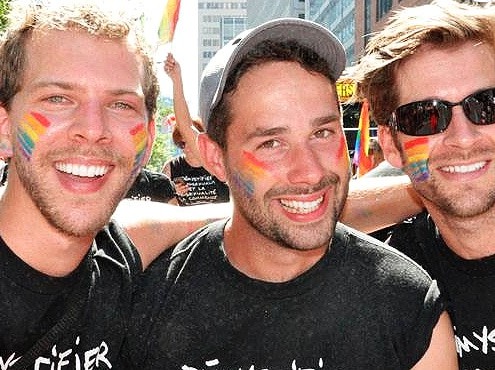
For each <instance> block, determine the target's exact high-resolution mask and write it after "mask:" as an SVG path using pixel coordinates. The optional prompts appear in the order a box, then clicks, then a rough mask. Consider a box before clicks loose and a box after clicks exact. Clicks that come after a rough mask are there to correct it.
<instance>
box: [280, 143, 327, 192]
mask: <svg viewBox="0 0 495 370" xmlns="http://www.w3.org/2000/svg"><path fill="white" fill-rule="evenodd" d="M287 166H288V168H289V171H288V175H287V176H288V180H289V182H290V183H292V184H300V185H314V184H317V183H318V182H319V181H320V180H321V179H322V177H323V176H324V167H323V164H322V158H321V156H320V155H318V153H317V152H316V151H315V149H314V148H311V147H310V145H307V144H306V145H298V146H297V147H294V148H292V149H291V154H290V155H289V156H288V163H287Z"/></svg>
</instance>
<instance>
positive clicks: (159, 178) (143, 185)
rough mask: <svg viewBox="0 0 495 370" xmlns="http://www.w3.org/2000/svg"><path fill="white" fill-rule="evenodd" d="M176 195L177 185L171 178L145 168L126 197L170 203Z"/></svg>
mask: <svg viewBox="0 0 495 370" xmlns="http://www.w3.org/2000/svg"><path fill="white" fill-rule="evenodd" d="M174 197H175V187H174V184H173V183H172V181H171V180H170V178H168V177H167V176H166V175H165V174H163V173H161V172H155V171H151V170H148V169H146V168H143V169H142V170H141V171H139V174H138V176H137V177H136V180H134V183H133V184H132V186H131V188H130V189H129V191H128V192H127V194H126V195H125V197H124V198H130V199H135V200H146V201H152V202H164V203H168V202H170V201H171V200H172V199H174Z"/></svg>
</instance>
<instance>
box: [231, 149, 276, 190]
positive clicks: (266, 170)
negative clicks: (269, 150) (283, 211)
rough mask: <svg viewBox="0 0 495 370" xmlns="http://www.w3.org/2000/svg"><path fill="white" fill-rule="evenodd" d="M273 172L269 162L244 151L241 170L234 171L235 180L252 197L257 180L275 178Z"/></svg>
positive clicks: (235, 183) (238, 186)
mask: <svg viewBox="0 0 495 370" xmlns="http://www.w3.org/2000/svg"><path fill="white" fill-rule="evenodd" d="M272 172H273V171H272V170H271V168H270V166H269V165H268V164H266V163H265V162H263V161H260V160H258V159H257V158H256V157H255V156H254V155H253V154H252V153H250V152H246V151H244V152H243V153H242V159H241V163H240V166H239V170H238V171H236V172H234V173H233V182H234V185H235V186H236V187H237V188H238V189H239V190H241V191H242V192H243V193H244V194H245V195H246V196H247V197H249V198H252V197H253V195H254V190H255V184H256V182H260V181H264V180H266V179H270V178H273V174H272Z"/></svg>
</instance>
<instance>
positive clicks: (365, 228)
mask: <svg viewBox="0 0 495 370" xmlns="http://www.w3.org/2000/svg"><path fill="white" fill-rule="evenodd" d="M422 209H423V205H422V202H421V199H420V198H419V196H418V195H417V194H416V192H415V191H414V189H413V188H412V185H411V182H410V180H409V177H408V176H406V175H404V176H385V177H373V178H362V179H356V180H352V181H351V182H350V185H349V195H348V197H347V201H346V205H345V207H344V212H343V213H342V216H341V221H342V222H343V223H345V224H347V225H349V226H351V227H353V228H355V229H357V230H360V231H362V232H365V233H370V232H373V231H376V230H380V229H383V228H384V227H387V226H390V225H393V224H396V223H398V222H401V221H402V220H404V219H406V218H407V217H410V216H413V215H415V214H417V213H419V212H421V210H422Z"/></svg>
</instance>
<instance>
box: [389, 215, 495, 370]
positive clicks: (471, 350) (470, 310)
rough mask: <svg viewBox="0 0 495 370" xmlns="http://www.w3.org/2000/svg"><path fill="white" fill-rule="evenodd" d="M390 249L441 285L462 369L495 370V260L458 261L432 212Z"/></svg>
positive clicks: (401, 229) (400, 233) (398, 235)
mask: <svg viewBox="0 0 495 370" xmlns="http://www.w3.org/2000/svg"><path fill="white" fill-rule="evenodd" d="M389 244H390V245H392V246H394V247H396V248H398V249H400V250H401V251H403V252H404V253H406V254H407V255H409V256H410V257H411V258H413V259H414V260H416V261H417V262H418V263H419V264H421V265H422V266H423V267H424V268H425V269H426V270H427V271H428V272H429V273H430V274H431V276H432V277H433V278H434V279H437V280H438V284H439V288H440V290H441V291H442V293H443V295H444V297H445V298H446V300H447V304H448V312H449V314H450V317H451V319H452V322H453V324H454V329H455V336H456V344H457V352H458V357H459V361H460V369H461V370H492V369H494V368H495V255H493V256H489V257H485V258H482V259H478V260H465V259H463V258H461V257H459V256H458V255H456V254H455V253H454V252H453V251H452V250H451V249H450V248H448V247H447V245H446V244H445V242H444V241H443V239H442V237H441V235H440V234H439V232H438V229H437V228H436V226H435V224H434V223H433V220H432V219H431V217H430V216H429V215H428V214H427V213H422V214H420V215H418V216H416V217H415V218H414V219H412V220H409V221H407V222H405V223H403V224H401V225H399V226H398V227H397V228H396V229H395V230H394V232H393V234H392V237H391V239H390V242H389Z"/></svg>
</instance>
